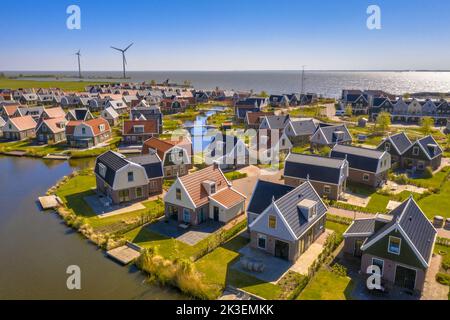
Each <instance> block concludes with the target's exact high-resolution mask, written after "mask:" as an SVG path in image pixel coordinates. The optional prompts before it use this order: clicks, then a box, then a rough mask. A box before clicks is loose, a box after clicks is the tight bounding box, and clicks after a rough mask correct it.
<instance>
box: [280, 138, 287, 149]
mask: <svg viewBox="0 0 450 320" xmlns="http://www.w3.org/2000/svg"><path fill="white" fill-rule="evenodd" d="M285 145H286V140H285V139H281V146H283V147H284V146H285Z"/></svg>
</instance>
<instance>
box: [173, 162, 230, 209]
mask: <svg viewBox="0 0 450 320" xmlns="http://www.w3.org/2000/svg"><path fill="white" fill-rule="evenodd" d="M178 179H179V181H180V182H181V184H182V185H183V186H184V188H185V189H186V192H187V193H188V194H189V196H190V197H191V199H192V201H193V203H194V205H195V206H196V207H200V206H202V205H204V204H206V203H208V201H209V198H208V193H207V192H206V190H205V189H204V187H203V185H202V183H203V182H205V181H214V182H215V183H216V189H217V192H219V191H220V190H222V189H225V188H228V180H227V179H226V178H225V176H224V175H223V173H222V170H220V168H219V167H218V166H216V165H212V166H209V167H206V168H204V169H202V170H199V171H196V172H193V173H191V174H188V175H186V176H183V177H180V178H178Z"/></svg>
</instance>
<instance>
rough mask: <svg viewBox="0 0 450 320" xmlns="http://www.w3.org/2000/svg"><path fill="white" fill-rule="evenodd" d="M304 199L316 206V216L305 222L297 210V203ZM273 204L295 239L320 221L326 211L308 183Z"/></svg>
mask: <svg viewBox="0 0 450 320" xmlns="http://www.w3.org/2000/svg"><path fill="white" fill-rule="evenodd" d="M305 199H307V200H311V201H313V202H314V203H315V205H316V206H317V207H316V216H315V217H314V218H313V219H312V220H311V221H307V220H306V218H305V217H304V216H303V214H302V213H301V212H300V209H299V208H298V204H299V202H300V201H302V200H305ZM274 204H275V206H276V207H277V209H278V210H279V212H280V213H281V215H282V216H283V217H284V219H285V221H286V222H287V224H288V225H289V227H290V229H291V230H292V231H293V233H294V234H295V236H296V237H297V239H298V238H300V237H301V236H302V234H303V233H304V232H305V231H306V230H307V229H308V227H309V226H311V225H312V224H313V223H315V222H316V221H317V220H319V219H321V218H322V217H323V216H324V215H325V214H326V212H327V210H328V209H327V207H326V205H325V204H324V203H323V201H322V199H321V198H320V196H319V195H318V194H317V192H316V190H315V189H314V187H313V186H312V184H311V183H310V182H309V181H306V182H304V183H302V184H301V185H300V186H298V187H297V188H295V189H294V190H292V191H290V192H289V193H288V194H286V195H284V196H283V197H281V198H280V199H278V200H276V201H275V202H274Z"/></svg>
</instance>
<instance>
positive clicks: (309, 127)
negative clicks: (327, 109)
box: [284, 119, 318, 146]
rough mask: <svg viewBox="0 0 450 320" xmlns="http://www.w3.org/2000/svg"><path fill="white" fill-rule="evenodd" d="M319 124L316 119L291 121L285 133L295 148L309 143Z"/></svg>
mask: <svg viewBox="0 0 450 320" xmlns="http://www.w3.org/2000/svg"><path fill="white" fill-rule="evenodd" d="M317 127H318V124H317V122H316V120H314V119H299V120H291V121H289V122H288V124H287V125H286V127H285V128H284V132H285V133H286V136H287V137H288V138H289V140H290V141H291V142H292V144H293V145H294V146H296V145H304V144H307V143H309V141H310V139H311V137H312V135H313V134H314V133H315V132H316V130H317Z"/></svg>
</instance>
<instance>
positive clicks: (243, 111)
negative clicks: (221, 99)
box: [237, 107, 259, 119]
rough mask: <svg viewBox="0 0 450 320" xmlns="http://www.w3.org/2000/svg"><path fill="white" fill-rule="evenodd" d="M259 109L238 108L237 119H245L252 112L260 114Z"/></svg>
mask: <svg viewBox="0 0 450 320" xmlns="http://www.w3.org/2000/svg"><path fill="white" fill-rule="evenodd" d="M258 111H259V108H239V107H238V108H237V117H238V118H239V119H244V118H245V117H246V116H247V114H248V113H250V112H258Z"/></svg>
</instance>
